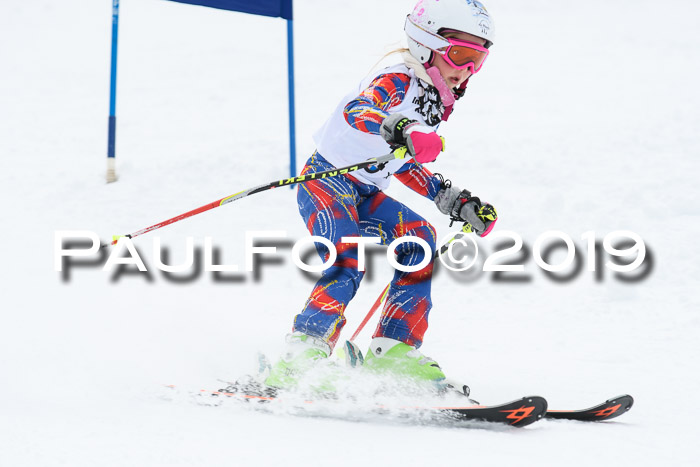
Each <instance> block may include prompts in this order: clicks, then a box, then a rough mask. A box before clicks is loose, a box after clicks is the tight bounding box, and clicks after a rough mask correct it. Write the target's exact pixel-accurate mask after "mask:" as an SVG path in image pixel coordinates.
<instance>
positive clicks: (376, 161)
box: [100, 143, 444, 247]
mask: <svg viewBox="0 0 700 467" xmlns="http://www.w3.org/2000/svg"><path fill="white" fill-rule="evenodd" d="M443 146H444V143H443ZM407 152H408V148H407V147H406V146H400V147H398V148H396V149H394V150H392V151H391V152H390V153H389V154H385V155H383V156H379V157H373V158H371V159H367V160H366V161H364V162H360V163H357V164H355V165H349V166H347V167H341V168H336V169H331V170H325V171H323V172H314V173H309V174H306V175H299V176H297V177H292V178H283V179H281V180H275V181H274V182H270V183H266V184H264V185H258V186H256V187H253V188H249V189H247V190H243V191H239V192H238V193H235V194H233V195H230V196H226V197H225V198H221V199H219V200H216V201H213V202H211V203H209V204H205V205H204V206H200V207H198V208H197V209H193V210H191V211H187V212H186V213H184V214H180V215H178V216H175V217H172V218H170V219H168V220H165V221H163V222H159V223H157V224H154V225H152V226H150V227H146V228H144V229H141V230H137V231H136V232H134V233H131V234H128V235H123V237H127V238H134V237H137V236H139V235H143V234H145V233H148V232H151V231H153V230H156V229H160V228H161V227H165V226H166V225H170V224H173V223H175V222H178V221H181V220H183V219H187V218H188V217H192V216H194V215H196V214H200V213H203V212H205V211H209V210H210V209H214V208H218V207H219V206H223V205H224V204H228V203H232V202H233V201H236V200H239V199H241V198H245V197H247V196H250V195H254V194H256V193H260V192H261V191H266V190H271V189H272V188H277V187H280V186H291V185H296V184H298V183H306V182H309V181H311V180H318V179H324V178H329V177H337V176H338V175H345V174H348V173H351V172H357V171H358V170H362V169H367V171H368V172H376V171H378V170H381V167H382V164H386V163H387V162H389V161H391V160H394V159H404V158H405V157H406V154H407ZM372 166H376V167H375V169H371V167H372ZM118 239H119V236H116V238H114V239H113V240H112V242H111V243H109V244H107V243H105V244H102V245H101V246H100V247H104V246H108V245H115V244H116V243H117V241H118Z"/></svg>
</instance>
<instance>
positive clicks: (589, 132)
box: [0, 0, 700, 466]
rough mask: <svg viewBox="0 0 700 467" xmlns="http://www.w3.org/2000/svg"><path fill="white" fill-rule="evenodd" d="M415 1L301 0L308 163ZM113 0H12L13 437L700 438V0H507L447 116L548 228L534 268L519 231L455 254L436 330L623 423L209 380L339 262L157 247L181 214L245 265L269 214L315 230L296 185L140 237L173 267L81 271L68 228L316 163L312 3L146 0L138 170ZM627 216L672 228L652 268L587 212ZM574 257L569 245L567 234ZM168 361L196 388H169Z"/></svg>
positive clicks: (646, 442) (8, 351)
mask: <svg viewBox="0 0 700 467" xmlns="http://www.w3.org/2000/svg"><path fill="white" fill-rule="evenodd" d="M412 3H413V1H412V0H401V1H399V0H396V1H388V0H384V1H381V2H377V1H369V0H357V1H353V2H341V1H322V0H298V1H296V2H295V18H296V19H295V21H294V24H295V29H294V30H295V46H296V83H297V86H296V104H297V138H298V144H297V149H298V154H299V155H298V160H297V162H298V164H299V167H301V165H302V164H303V162H304V161H305V160H306V158H307V157H308V155H310V154H311V153H312V151H313V150H314V144H313V141H312V139H311V135H312V133H313V132H314V130H315V129H316V128H318V127H319V125H321V124H322V123H323V121H324V120H325V118H326V117H327V116H328V114H329V112H330V111H331V110H332V109H333V108H334V107H335V106H336V105H337V102H338V99H340V98H341V97H342V96H343V95H344V94H345V93H346V92H347V91H348V90H349V89H350V88H351V87H353V86H355V84H356V83H357V82H358V81H359V80H360V79H362V78H363V77H364V76H365V75H366V74H367V73H369V71H370V70H371V69H372V67H373V65H374V64H375V62H377V61H378V60H380V58H381V57H382V55H383V54H385V53H386V52H388V51H390V50H392V49H393V48H396V47H400V46H401V43H402V40H403V31H402V27H403V21H404V17H405V15H406V14H407V13H408V12H409V11H410V10H411V8H412ZM110 4H111V2H110V1H108V0H103V1H99V2H98V1H94V0H93V1H86V0H83V1H80V0H64V1H61V2H55V1H50V0H33V1H23V0H4V1H3V2H0V43H1V44H2V46H0V66H1V67H2V73H0V109H1V110H0V119H1V121H0V192H1V193H0V194H1V197H0V199H1V200H2V206H3V212H2V216H1V219H2V220H1V221H0V222H1V223H2V229H1V231H0V232H1V233H0V238H2V242H1V245H2V246H1V247H0V248H2V259H3V264H2V268H1V270H0V279H1V282H0V284H1V286H0V287H1V290H2V293H1V297H2V300H1V301H0V309H1V310H2V311H1V315H0V316H1V318H0V319H1V322H0V465H3V466H39V465H41V466H52V465H71V466H95V465H100V466H124V465H139V466H156V465H163V466H174V465H251V464H253V463H255V464H256V465H279V464H281V463H285V465H314V464H318V463H323V464H332V465H354V466H361V465H369V464H370V463H372V464H377V465H399V464H404V465H408V464H410V465H428V464H430V465H441V464H446V463H466V464H471V465H507V464H509V465H514V464H515V463H517V464H518V465H593V464H594V463H595V464H596V465H622V464H624V465H692V464H694V462H695V460H696V452H695V444H696V442H695V440H696V439H697V429H696V427H695V425H696V423H697V420H698V417H699V416H700V412H699V411H698V409H697V404H696V403H695V400H696V398H697V395H698V390H699V389H700V387H699V385H698V382H699V379H700V376H698V371H697V357H698V338H700V332H699V328H700V322H699V318H698V309H699V307H698V305H699V304H700V301H699V300H698V298H697V295H696V294H697V292H696V290H697V289H695V287H692V284H695V285H696V286H697V284H698V275H699V273H700V255H699V254H698V247H697V241H696V237H697V232H698V230H699V229H700V205H699V204H698V199H700V188H699V187H700V184H698V182H697V177H698V173H700V162H699V159H698V154H699V153H700V141H699V136H698V127H699V124H700V105H699V103H700V102H699V99H698V98H699V97H700V91H699V90H698V89H699V88H698V86H697V76H698V73H699V72H700V66H699V65H700V60H699V57H700V54H699V53H698V49H699V46H700V34H699V33H698V32H697V26H696V18H697V17H698V15H699V14H700V6H699V5H698V3H697V2H691V1H682V0H670V1H667V2H658V1H651V0H635V1H624V0H607V1H604V0H591V1H588V2H578V1H571V0H566V1H545V0H535V1H528V2H522V1H516V0H491V1H489V2H488V3H487V7H488V8H489V11H490V12H491V13H492V14H493V16H494V18H495V20H496V23H497V29H498V32H497V34H498V38H497V41H496V44H495V45H494V47H493V48H492V53H491V55H490V56H489V58H488V61H487V62H486V65H485V66H484V68H483V70H482V72H481V73H479V75H478V76H475V77H474V78H473V79H472V80H471V82H470V85H469V89H468V91H467V94H466V96H465V97H464V99H463V100H462V101H460V102H458V104H457V107H456V110H455V113H454V114H453V115H452V116H451V117H450V121H449V122H447V123H445V124H444V125H443V126H442V127H441V128H440V133H441V134H442V135H443V136H444V137H445V138H446V141H447V151H446V153H445V154H443V155H441V156H440V158H439V160H438V161H437V162H436V163H434V164H431V166H430V168H431V170H433V171H436V172H440V173H443V174H445V175H446V176H447V177H448V178H450V179H452V180H453V181H454V183H455V184H456V185H458V186H459V187H462V188H468V189H469V190H471V191H473V192H474V193H475V194H477V195H478V196H480V197H481V198H482V199H485V200H488V201H490V202H491V203H493V204H494V205H495V206H496V207H497V208H498V212H499V214H500V220H499V222H498V224H497V229H496V232H498V231H512V232H516V233H517V234H519V235H520V236H521V237H522V238H523V241H524V243H525V245H526V246H527V247H528V248H529V249H528V251H527V252H526V253H527V254H525V255H521V254H517V255H511V256H509V257H508V258H506V261H509V262H511V263H513V262H518V261H519V262H521V263H522V264H524V265H525V271H524V272H523V273H520V274H519V277H521V278H522V277H523V276H524V277H525V280H519V281H513V280H503V279H504V278H506V279H513V275H512V273H511V274H510V275H505V276H501V277H498V276H496V277H494V273H487V272H480V268H481V266H482V265H483V259H484V258H485V256H486V255H488V254H490V253H491V252H493V251H494V243H495V242H494V241H490V240H488V239H483V240H479V246H480V248H481V253H480V255H481V256H480V261H479V262H477V270H476V272H473V273H471V274H466V275H457V276H455V275H452V274H448V273H447V271H446V269H445V268H441V269H440V270H439V271H438V273H436V277H435V279H434V281H433V300H434V308H433V310H432V313H431V316H430V329H429V330H428V333H427V335H426V340H425V344H424V346H423V348H422V350H423V351H424V352H425V353H426V354H427V355H429V356H431V357H433V358H435V359H436V360H438V361H439V362H440V364H441V365H442V367H443V368H444V369H445V371H446V372H447V373H448V374H450V375H451V376H453V377H454V378H460V379H463V380H465V381H468V382H469V384H470V385H471V387H472V389H473V393H474V395H475V397H477V398H478V399H480V400H481V401H482V402H483V403H496V402H504V401H508V400H512V399H515V398H517V397H520V396H524V395H528V394H538V395H542V396H545V397H547V398H548V400H549V402H550V406H551V407H553V408H578V407H586V406H589V405H593V404H595V403H597V402H600V401H602V400H605V399H606V398H608V397H612V396H615V395H617V394H622V393H630V394H632V395H634V397H635V399H636V404H635V407H634V408H633V409H632V411H631V412H630V413H629V414H627V415H625V416H624V417H622V418H620V419H618V420H617V421H615V422H610V423H605V424H597V425H596V424H581V423H575V422H540V423H537V424H535V425H533V426H532V427H529V428H526V429H523V430H514V429H512V430H511V429H505V430H503V429H494V428H491V427H482V428H477V429H447V428H439V427H434V426H424V425H420V424H412V423H393V422H392V423H389V422H386V423H374V422H362V423H353V422H349V421H345V420H339V419H336V418H330V419H329V418H325V417H323V418H317V417H312V418H311V417H296V416H286V415H269V414H262V413H258V412H256V411H251V410H247V409H245V408H242V407H238V406H236V405H227V406H225V407H218V408H212V407H203V406H200V405H197V404H195V403H193V402H192V401H191V400H190V398H188V397H187V396H186V393H187V391H189V390H196V389H200V388H212V387H214V388H215V387H218V386H219V385H220V383H217V382H216V379H217V378H224V379H232V378H236V377H237V376H239V375H241V374H244V373H246V372H249V371H251V370H252V369H253V368H254V366H255V356H256V353H257V352H258V351H263V352H266V353H267V354H269V355H272V356H274V355H276V354H277V353H278V352H279V351H280V350H281V349H282V347H283V341H284V335H285V333H287V332H288V331H289V330H290V328H291V324H292V318H293V316H294V315H295V314H296V313H297V312H298V311H299V310H300V308H301V307H302V306H303V304H304V301H305V300H306V298H307V294H308V293H309V291H310V290H311V288H312V285H313V281H312V280H311V279H309V278H307V277H305V276H304V275H302V274H301V273H300V272H299V270H298V269H297V268H296V267H295V266H294V265H293V264H292V262H291V259H290V250H291V249H290V248H289V244H286V245H285V244H283V245H281V247H280V248H279V254H278V257H279V258H280V259H279V260H278V261H277V262H272V263H270V262H266V263H265V264H263V265H262V266H261V268H260V270H259V274H258V275H257V277H256V276H254V275H253V274H250V273H241V274H239V275H235V274H232V273H227V274H224V275H223V276H222V277H219V278H218V279H217V278H215V277H214V276H213V275H212V274H211V273H206V272H200V273H196V272H195V273H192V271H191V270H190V271H188V272H186V273H183V274H180V276H183V275H184V276H188V275H190V276H191V277H184V278H183V277H180V276H178V277H179V280H176V279H177V278H176V277H175V275H165V274H162V273H161V272H160V271H158V270H157V269H156V267H155V262H154V260H153V251H154V246H153V238H154V237H160V240H161V243H162V244H163V246H164V247H165V248H167V249H169V251H170V256H169V260H168V261H169V262H170V263H173V264H177V263H178V262H182V261H183V260H184V259H185V240H186V237H188V236H191V237H194V239H195V244H196V245H197V246H198V247H200V248H201V246H202V245H203V243H204V238H205V237H207V236H209V237H212V238H213V242H214V245H215V246H217V248H219V250H220V251H221V256H220V258H219V259H220V261H221V262H225V263H227V264H239V265H240V266H241V267H243V260H244V253H243V250H244V244H245V232H246V231H259V230H284V231H286V233H287V236H288V241H289V242H291V241H294V240H297V239H299V238H302V237H303V236H305V235H306V231H305V229H304V225H303V222H302V221H301V220H300V217H299V215H298V213H297V207H296V199H295V195H294V193H295V192H294V191H292V190H290V189H286V188H285V189H275V190H272V191H269V192H266V193H261V194H258V195H255V196H254V197H250V198H246V199H243V200H241V201H237V202H235V203H233V204H230V205H227V206H224V207H221V208H218V209H215V210H213V211H211V212H208V213H205V214H201V215H199V216H196V217H193V218H190V219H187V220H184V221H182V222H179V223H177V224H174V225H172V226H169V227H166V228H164V229H162V230H159V231H156V232H151V233H149V234H147V235H144V236H143V237H139V238H138V239H135V244H136V246H137V247H138V249H139V251H140V252H141V253H143V256H144V261H145V262H146V264H147V266H148V267H149V273H148V274H143V273H141V274H139V273H135V272H134V268H131V269H129V270H128V271H129V272H130V273H128V274H121V275H119V274H117V275H115V273H114V272H113V271H112V272H103V271H102V270H101V269H100V267H99V266H95V265H93V266H83V267H72V268H70V269H69V270H68V273H67V274H61V273H59V272H56V271H55V270H54V232H55V231H58V230H89V231H93V232H96V233H97V234H98V235H100V237H101V238H102V239H103V240H107V239H109V238H111V235H113V234H126V233H130V232H134V231H136V230H138V229H140V228H143V227H146V226H148V225H151V224H154V223H156V222H159V221H161V220H164V219H167V218H169V217H172V216H175V215H177V214H180V213H182V212H185V211H188V210H190V209H193V208H195V207H197V206H200V205H203V204H206V203H208V202H211V201H213V200H216V199H219V198H221V197H224V196H227V195H230V194H233V193H236V192H238V191H241V190H243V189H246V188H248V187H252V186H255V185H257V184H260V183H266V182H269V181H271V180H275V179H278V178H282V177H284V176H286V174H287V173H288V170H289V169H288V159H287V158H288V137H287V130H286V128H287V91H286V89H287V88H286V87H287V81H286V76H287V63H286V51H285V45H286V30H285V23H284V21H282V20H280V19H273V18H262V17H255V16H251V15H244V14H240V13H232V12H224V11H218V10H214V9H208V8H202V7H195V6H191V5H185V4H178V3H172V2H167V1H160V0H141V1H133V0H126V1H124V2H123V3H122V5H121V13H122V14H121V18H120V21H121V23H120V42H119V75H118V102H117V115H118V130H117V162H118V174H119V181H118V182H116V183H113V184H106V183H105V179H104V172H105V167H106V163H105V159H106V157H105V156H106V145H107V114H108V90H109V51H110V33H111V31H110V24H111V23H110V18H111V16H110V12H111V5H110ZM389 62H390V59H389V61H387V63H389ZM389 194H390V195H392V196H395V197H397V198H399V199H401V200H402V201H403V202H404V203H406V204H408V205H409V206H411V207H412V208H413V209H415V210H416V211H418V212H419V213H421V214H422V215H423V216H424V217H426V218H427V219H428V220H430V222H432V223H433V225H435V226H436V228H437V229H438V234H439V236H440V237H442V236H444V235H446V234H447V233H449V232H450V230H451V229H449V228H448V219H446V218H445V217H444V216H442V215H441V214H440V213H439V212H438V211H437V210H436V209H435V207H434V206H433V205H432V203H430V202H429V201H427V200H425V199H423V198H421V197H419V196H417V195H415V194H414V193H412V192H411V191H410V190H408V189H406V188H405V187H402V186H399V184H398V183H397V182H394V184H393V185H392V187H391V188H390V190H389ZM549 230H560V231H562V232H565V233H567V234H568V235H570V236H571V237H572V238H573V240H574V242H575V243H576V245H577V248H578V250H579V252H578V253H577V258H579V259H581V260H582V261H583V263H584V265H583V267H582V269H581V270H580V271H579V272H578V273H576V272H575V271H574V273H573V274H571V278H570V279H569V280H565V281H555V280H553V279H551V278H550V277H548V276H547V275H545V274H544V273H543V271H542V269H541V268H539V267H538V266H537V265H536V264H535V262H534V260H533V257H532V250H533V245H534V243H535V241H536V240H537V238H538V237H539V236H540V235H542V234H543V233H544V232H547V231H549ZM616 230H629V231H633V232H635V233H636V234H638V235H639V236H640V237H641V238H642V239H643V240H644V242H645V244H646V246H647V250H648V255H649V257H648V258H647V261H645V263H644V265H643V266H642V271H646V273H644V274H640V272H639V271H637V272H634V273H628V274H623V275H622V277H620V276H619V275H616V274H614V273H613V272H612V271H610V270H609V269H607V268H606V267H605V266H603V265H599V271H598V273H594V272H589V271H587V270H586V268H585V260H586V256H585V255H586V242H585V241H584V240H582V239H581V236H582V234H584V233H585V232H589V231H594V232H595V236H596V238H597V239H598V240H599V241H602V240H603V238H604V237H605V235H607V234H608V233H610V232H613V231H616ZM496 232H494V233H496ZM502 240H503V239H500V241H502ZM600 248H601V247H599V251H602V250H600ZM563 257H564V251H563V249H558V250H557V251H556V252H555V254H553V255H552V257H551V258H550V261H551V262H552V263H556V262H558V261H561V260H562V259H563ZM373 258H374V259H373V261H372V264H371V265H370V272H369V273H368V275H367V277H366V278H365V281H364V283H363V285H362V287H361V288H360V291H359V293H358V295H357V297H356V299H355V300H354V301H353V302H352V304H351V305H350V306H349V308H348V309H347V318H348V323H347V326H346V328H345V331H344V338H347V337H349V335H350V334H351V333H352V331H354V329H355V328H356V326H357V325H358V324H359V322H360V320H361V319H362V318H363V317H364V315H365V313H366V311H367V310H368V309H369V307H370V306H371V304H372V303H373V302H374V300H375V298H376V296H377V294H379V292H380V291H381V290H382V288H383V287H384V285H385V284H386V283H387V281H389V280H390V278H391V275H392V270H391V268H390V266H389V265H388V263H387V261H386V260H385V259H384V257H383V256H382V251H381V250H379V254H376V255H375V256H374V257H373ZM269 259H270V260H272V259H273V257H272V256H271V255H270V257H269ZM602 259H603V262H605V261H607V260H608V259H609V256H608V255H607V254H606V253H604V254H603V257H602ZM567 272H570V271H569V270H567V271H565V272H563V273H559V275H560V276H561V275H565V274H566V273H567ZM625 278H627V279H629V278H632V280H624V279H625ZM373 326H374V322H373V324H371V325H370V328H371V327H373ZM370 331H371V329H367V330H366V331H365V332H364V333H363V334H362V335H361V336H360V338H359V339H358V343H359V344H360V345H361V346H362V347H363V348H366V346H367V344H368V343H369V338H370V335H371V332H370ZM165 384H175V385H177V386H178V387H179V388H182V390H183V392H182V393H181V394H183V396H182V397H169V396H167V395H165V390H164V388H163V385H165Z"/></svg>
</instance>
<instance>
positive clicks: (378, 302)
mask: <svg viewBox="0 0 700 467" xmlns="http://www.w3.org/2000/svg"><path fill="white" fill-rule="evenodd" d="M468 232H471V224H469V222H465V223H464V225H463V226H462V231H461V232H459V233H457V234H456V235H455V236H454V237H452V238H451V239H450V240H449V241H448V242H447V243H445V244H444V245H442V246H441V247H440V249H439V250H438V251H436V252H435V255H434V258H435V259H437V258H438V257H439V256H440V255H442V254H443V253H445V252H446V251H447V250H449V248H450V244H451V243H452V242H454V241H455V240H457V239H458V238H462V237H463V236H465V235H466V234H467V233H468ZM390 285H391V283H389V284H387V285H386V287H384V290H382V293H380V294H379V297H377V300H376V301H375V302H374V305H372V308H370V309H369V312H368V313H367V316H365V319H363V320H362V322H361V323H360V325H359V326H358V327H357V329H356V330H355V333H354V334H353V335H352V337H351V338H350V342H355V338H356V337H357V336H358V335H359V334H360V332H362V330H363V329H364V327H365V325H366V324H367V322H368V321H369V320H370V319H372V316H373V315H374V313H375V312H376V311H377V309H378V308H379V305H381V304H382V302H383V301H384V299H385V298H386V296H387V294H388V293H389V286H390Z"/></svg>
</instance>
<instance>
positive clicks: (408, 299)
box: [294, 73, 440, 347]
mask: <svg viewBox="0 0 700 467" xmlns="http://www.w3.org/2000/svg"><path fill="white" fill-rule="evenodd" d="M409 82H410V78H409V76H407V75H405V74H398V73H391V74H384V75H380V76H378V77H377V78H376V79H374V81H372V83H371V85H370V86H369V87H368V88H367V89H365V90H364V92H362V93H361V94H360V95H359V96H358V97H357V98H356V99H354V100H352V101H351V102H349V103H348V104H347V105H346V106H345V109H344V117H345V120H346V121H347V124H348V125H350V126H352V127H353V128H354V129H356V130H357V131H362V132H365V133H369V134H373V135H379V128H380V125H381V122H382V121H383V120H384V118H386V117H387V116H388V115H389V112H388V110H389V109H390V108H391V107H393V106H395V105H397V104H398V103H400V102H401V101H402V100H403V97H404V96H405V93H406V90H407V89H408V86H409ZM377 137H378V138H379V137H380V136H377ZM333 168H334V167H333V165H332V164H331V163H329V162H328V161H327V160H326V159H324V158H323V155H322V154H319V153H318V152H316V153H314V154H313V155H312V156H311V158H309V160H308V161H307V163H306V166H305V167H304V169H303V171H302V174H306V173H311V172H320V171H324V170H330V169H333ZM393 176H394V177H396V178H397V179H399V180H400V181H401V182H402V183H404V184H405V185H407V186H408V187H410V188H411V189H413V190H414V191H416V192H418V193H420V194H422V195H423V196H425V197H427V198H429V199H431V200H432V199H433V198H434V197H435V195H436V194H437V192H438V191H439V190H440V180H439V178H438V177H436V176H435V175H433V174H432V173H430V172H429V171H428V170H427V169H425V168H424V167H423V166H421V165H419V164H416V163H415V162H413V161H412V160H411V161H409V162H407V163H406V164H404V165H403V166H402V167H401V168H400V169H399V170H398V171H396V172H395V173H394V174H393ZM297 200H298V203H299V211H300V213H301V215H302V217H303V219H304V221H305V222H306V226H307V228H308V230H309V232H310V233H311V234H312V235H316V236H321V237H325V238H327V239H328V240H330V241H331V242H332V243H333V244H334V245H335V247H336V251H337V254H338V256H337V259H336V261H335V262H334V263H333V265H332V266H331V267H330V268H329V269H326V270H325V271H324V272H323V275H322V277H321V279H320V280H319V281H318V282H317V283H316V285H315V287H314V289H313V291H312V292H311V295H310V297H309V299H308V300H307V302H306V305H305V306H304V309H303V310H302V312H301V313H299V314H298V315H297V316H296V317H295V319H294V330H295V331H300V332H303V333H305V334H308V335H312V336H316V337H320V338H322V339H324V340H325V341H326V342H328V343H329V344H330V345H331V347H333V346H334V345H335V343H336V342H337V340H338V337H339V335H340V331H341V329H342V328H343V326H344V324H345V316H344V312H345V308H346V306H347V305H348V303H349V302H350V300H352V298H353V297H354V296H355V293H356V292H357V289H358V287H359V286H360V282H361V281H362V277H363V276H364V272H361V271H358V268H357V252H358V246H357V244H351V243H343V242H341V238H342V237H353V236H354V237H357V236H373V237H380V238H381V239H382V244H383V245H388V244H390V243H391V242H392V241H393V240H395V239H396V238H399V237H402V236H404V235H411V236H416V237H420V238H422V239H423V240H425V241H426V242H427V243H428V244H429V245H430V247H431V249H432V253H434V252H435V248H436V238H435V235H436V234H435V229H434V228H433V226H432V225H430V223H428V222H427V221H426V220H425V219H423V218H422V217H421V216H419V215H418V214H416V213H415V212H413V211H412V210H411V209H409V208H408V207H406V206H405V205H404V204H402V203H400V202H398V201H396V200H395V199H393V198H391V197H389V196H387V195H386V194H384V192H383V191H381V190H380V189H379V188H378V187H377V186H374V185H371V184H367V183H363V182H361V181H359V180H358V179H357V178H355V177H353V176H352V175H351V174H347V175H345V176H338V177H331V178H324V179H319V180H312V181H310V182H307V183H304V184H300V185H299V187H298V192H297ZM316 245H317V250H318V253H319V255H320V256H321V257H322V258H323V260H324V261H325V260H326V259H327V257H328V254H329V253H328V249H327V248H326V247H325V246H323V245H321V244H320V243H317V244H316ZM396 254H397V261H398V262H399V263H401V264H403V265H407V266H412V265H416V264H419V263H420V262H421V261H422V260H423V258H424V255H425V253H424V251H423V248H421V247H420V245H418V244H417V243H415V242H406V243H402V244H401V245H400V246H399V247H398V248H397V249H396ZM432 272H433V261H432V255H431V261H430V263H429V264H428V265H427V266H425V267H424V268H423V269H421V270H420V271H417V272H411V273H406V272H401V271H399V270H397V271H396V273H395V275H394V278H393V280H392V282H391V286H390V289H389V293H388V295H387V300H386V304H385V306H384V310H383V313H382V316H381V319H380V321H379V325H378V327H377V329H376V331H375V333H374V337H389V338H392V339H397V340H399V341H402V342H405V343H407V344H409V345H413V346H415V347H420V345H421V343H422V341H423V335H424V333H425V331H426V329H427V327H428V314H429V312H430V309H431V306H432V301H431V298H430V285H431V278H432Z"/></svg>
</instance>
